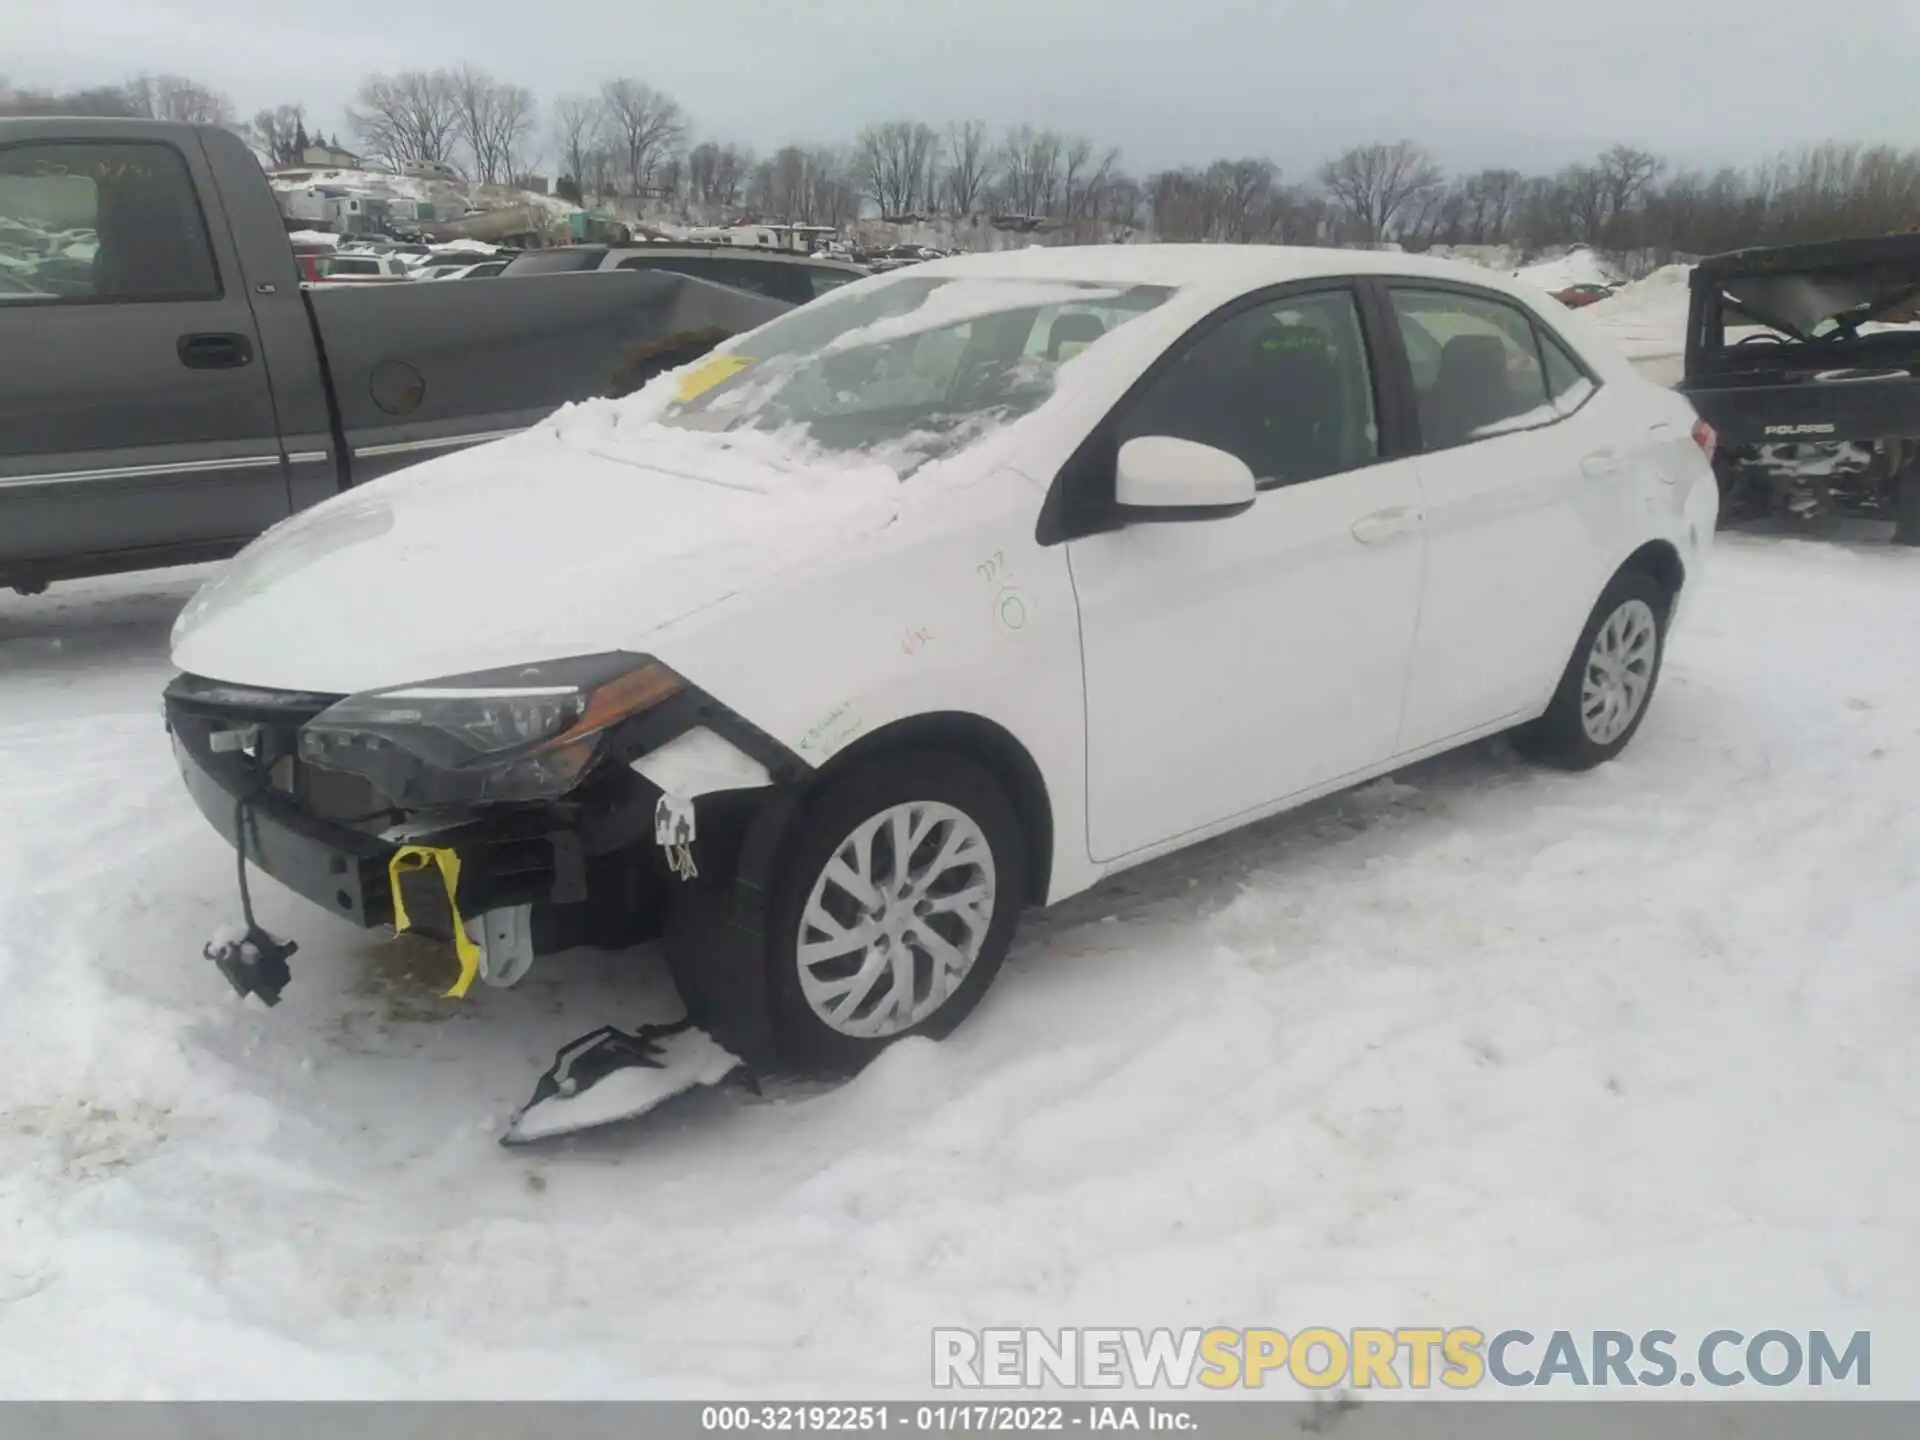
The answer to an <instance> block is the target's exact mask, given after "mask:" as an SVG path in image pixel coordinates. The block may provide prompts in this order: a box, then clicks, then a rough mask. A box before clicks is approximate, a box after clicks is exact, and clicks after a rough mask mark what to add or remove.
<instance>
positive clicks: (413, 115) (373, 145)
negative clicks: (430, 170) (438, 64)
mask: <svg viewBox="0 0 1920 1440" xmlns="http://www.w3.org/2000/svg"><path fill="white" fill-rule="evenodd" d="M347 124H348V125H350V126H351V127H352V128H353V133H354V134H355V135H356V136H357V137H358V138H359V141H360V143H361V145H362V146H364V147H365V148H366V149H368V150H370V151H371V152H373V153H374V154H376V155H379V156H382V157H384V158H385V159H386V160H387V161H388V162H389V163H390V164H392V165H393V166H394V167H395V168H396V169H398V168H400V167H401V166H404V165H407V164H410V163H412V162H414V161H422V160H435V161H446V160H450V159H452V158H453V146H454V142H455V140H456V138H457V137H458V135H459V133H460V106H459V101H458V99H457V97H456V95H455V87H454V83H453V77H452V76H450V75H449V74H448V73H447V72H446V71H444V70H434V71H425V70H408V71H404V72H402V73H401V74H398V75H371V76H368V77H367V79H366V80H364V81H362V82H361V85H360V89H359V91H358V93H357V94H356V96H355V102H354V104H353V105H351V106H349V107H348V109H347Z"/></svg>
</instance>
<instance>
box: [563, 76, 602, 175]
mask: <svg viewBox="0 0 1920 1440" xmlns="http://www.w3.org/2000/svg"><path fill="white" fill-rule="evenodd" d="M606 118H607V112H606V109H605V107H604V106H602V105H601V103H600V101H599V98H598V97H596V96H593V95H562V96H561V97H560V98H559V99H558V100H556V101H554V102H553V148H554V153H555V154H556V155H557V156H558V157H559V161H560V165H561V167H562V168H563V169H564V170H565V171H566V172H567V174H569V175H571V176H572V177H573V182H574V184H576V185H578V186H579V187H580V189H581V193H582V195H583V196H584V195H585V194H586V193H587V190H588V182H589V179H590V176H589V174H588V170H589V166H590V164H591V161H590V158H589V157H591V156H592V155H593V154H594V153H595V151H596V150H599V149H602V148H604V140H605V135H606ZM593 193H595V194H598V190H597V189H596V190H595V191H594V192H593Z"/></svg>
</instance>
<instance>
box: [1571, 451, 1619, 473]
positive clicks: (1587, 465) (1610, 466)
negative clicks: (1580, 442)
mask: <svg viewBox="0 0 1920 1440" xmlns="http://www.w3.org/2000/svg"><path fill="white" fill-rule="evenodd" d="M1619 468H1620V455H1619V452H1618V451H1614V450H1590V451H1588V452H1587V454H1586V455H1585V456H1583V457H1582V458H1581V461H1580V469H1581V472H1582V473H1583V474H1587V475H1611V474H1612V473H1613V472H1614V471H1615V470H1617V469H1619Z"/></svg>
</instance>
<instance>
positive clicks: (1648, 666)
mask: <svg viewBox="0 0 1920 1440" xmlns="http://www.w3.org/2000/svg"><path fill="white" fill-rule="evenodd" d="M1672 610H1673V594H1672V592H1671V591H1669V590H1668V589H1667V587H1666V586H1665V585H1664V584H1663V583H1662V582H1661V581H1660V580H1658V579H1656V578H1655V577H1654V576H1653V575H1651V574H1650V573H1648V572H1647V571H1645V570H1641V569H1637V568H1636V569H1630V570H1622V571H1621V572H1620V573H1619V574H1618V575H1616V576H1614V577H1613V580H1612V581H1611V582H1610V583H1609V584H1608V585H1607V588H1606V590H1605V591H1604V592H1602V594H1601V596H1600V599H1599V600H1598V601H1597V602H1595V604H1594V607H1593V613H1592V614H1591V615H1589V616H1588V617H1587V623H1586V624H1585V625H1584V626H1583V627H1582V628H1581V631H1580V640H1579V643H1578V644H1576V645H1575V646H1574V647H1573V655H1572V657H1571V658H1570V659H1569V660H1568V661H1567V668H1566V669H1565V671H1563V672H1562V673H1561V676H1560V684H1559V685H1558V687H1556V688H1555V690H1554V692H1553V699H1552V700H1551V701H1550V702H1549V703H1548V705H1547V708H1546V711H1545V713H1543V714H1542V715H1541V716H1540V718H1539V719H1537V720H1535V721H1533V722H1532V723H1531V724H1529V725H1526V726H1523V727H1522V728H1521V729H1520V730H1519V731H1518V732H1516V733H1515V736H1514V741H1515V744H1516V745H1518V746H1519V748H1520V749H1521V750H1522V752H1523V753H1525V754H1527V755H1529V756H1531V757H1532V758H1534V759H1537V760H1541V761H1544V762H1545V763H1547V764H1549V765H1553V766H1556V767H1558V768H1560V769H1563V770H1591V769H1592V768H1593V767H1594V766H1596V765H1600V764H1603V763H1605V762H1606V761H1608V760H1611V759H1612V758H1613V757H1614V756H1616V755H1618V754H1619V753H1620V752H1621V751H1622V750H1624V749H1626V748H1627V745H1628V743H1629V742H1630V741H1632V739H1633V737H1634V734H1635V732H1637V731H1638V730H1639V728H1640V722H1641V721H1643V720H1645V719H1646V718H1647V707H1648V706H1650V705H1651V704H1652V703H1653V692H1654V689H1655V687H1656V686H1657V685H1658V684H1659V682H1660V666H1661V662H1662V661H1664V660H1665V658H1666V652H1667V620H1668V617H1669V616H1670V615H1671V614H1672Z"/></svg>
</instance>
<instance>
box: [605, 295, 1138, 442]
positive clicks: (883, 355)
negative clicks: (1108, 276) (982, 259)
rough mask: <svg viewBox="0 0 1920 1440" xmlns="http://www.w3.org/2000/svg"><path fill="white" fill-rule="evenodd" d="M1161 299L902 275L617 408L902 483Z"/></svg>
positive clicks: (777, 328) (1028, 407)
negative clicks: (777, 440)
mask: <svg viewBox="0 0 1920 1440" xmlns="http://www.w3.org/2000/svg"><path fill="white" fill-rule="evenodd" d="M1170 294H1172V291H1171V290H1170V289H1167V288H1165V287H1158V286H1133V287H1116V286H1112V285H1104V284H1093V283H1075V282H1072V281H1061V280H1042V281H1031V280H1020V279H991V280H980V279H965V278H960V279H953V278H947V277H944V276H940V275H930V276H929V275H903V276H900V277H898V278H895V279H892V280H891V281H890V282H889V283H886V284H881V285H875V286H872V287H867V286H859V287H853V288H852V289H851V290H850V291H849V292H848V293H847V294H845V295H843V296H833V297H829V298H828V299H826V300H823V301H818V302H816V303H814V304H812V305H807V306H802V307H800V308H799V309H797V310H795V311H793V312H791V313H789V314H787V315H783V316H782V317H780V318H779V319H778V320H775V321H773V322H771V323H770V324H768V325H765V326H762V327H761V328H760V329H758V330H755V331H753V332H751V333H750V334H748V335H745V336H741V337H740V338H739V339H738V340H736V341H733V342H731V343H729V344H727V345H725V346H723V347H722V349H721V350H720V351H717V352H715V353H714V354H712V355H709V356H707V357H705V358H704V359H702V360H698V361H695V362H693V363H692V364H691V365H688V366H685V367H683V368H681V369H680V370H678V371H676V372H674V373H672V374H670V375H666V376H661V377H658V378H656V379H655V380H654V381H653V382H651V383H650V384H649V385H648V386H647V387H646V388H645V389H644V390H643V391H642V392H641V393H640V395H639V396H637V397H630V398H629V399H628V400H627V401H623V402H622V404H623V406H624V409H625V414H626V415H627V416H628V417H629V418H630V419H631V420H634V421H657V422H659V423H660V424H662V425H664V426H667V427H670V428H672V429H676V430H681V431H687V432H698V433H702V434H705V435H710V436H719V435H725V436H728V437H735V438H737V437H739V436H741V435H743V434H744V433H745V432H748V431H760V432H766V433H774V434H778V433H784V432H791V433H792V434H794V435H797V436H799V437H801V438H802V439H803V440H804V442H805V447H806V448H807V449H808V450H809V452H810V454H811V455H812V456H814V457H815V458H817V457H819V456H821V455H828V454H831V455H841V456H854V455H861V456H867V457H870V458H875V459H879V460H881V461H883V462H884V463H885V464H886V465H888V466H889V467H890V468H891V469H892V470H893V471H894V472H895V473H896V474H897V475H898V476H899V477H900V478H902V479H905V478H907V477H908V476H911V475H913V474H915V473H916V472H917V471H919V470H920V469H921V468H922V467H924V466H925V465H926V464H928V463H929V462H930V461H933V460H937V459H945V458H950V457H954V456H957V455H958V454H960V453H961V452H962V451H965V450H968V449H970V448H972V447H974V446H976V445H978V444H979V443H980V441H981V440H982V439H984V438H985V437H986V436H988V435H991V434H993V433H994V432H995V431H996V430H997V429H999V428H1001V427H1003V426H1005V425H1007V424H1010V423H1012V422H1014V421H1017V420H1019V419H1020V418H1022V417H1024V416H1027V415H1030V414H1032V413H1034V412H1035V411H1037V410H1039V409H1040V408H1041V407H1042V406H1043V405H1045V404H1046V403H1047V401H1048V400H1049V399H1051V398H1052V397H1053V395H1054V394H1055V393H1056V391H1057V387H1058V383H1059V378H1060V375H1061V374H1062V372H1063V371H1064V370H1065V369H1066V368H1067V367H1068V366H1069V365H1072V364H1073V363H1075V362H1076V361H1077V360H1079V359H1080V358H1081V357H1082V356H1084V355H1085V354H1086V353H1087V352H1088V351H1090V350H1093V349H1095V348H1097V347H1098V346H1100V345H1101V344H1102V343H1103V341H1104V340H1105V338H1106V337H1107V336H1108V335H1109V334H1110V333H1111V332H1112V331H1113V330H1114V329H1116V328H1118V327H1120V326H1123V325H1125V324H1127V323H1128V322H1129V321H1131V320H1133V319H1135V318H1137V317H1138V316H1140V315H1142V314H1144V313H1145V312H1147V311H1149V310H1151V309H1153V308H1154V307H1155V306H1157V305H1159V304H1161V303H1162V302H1164V301H1165V299H1166V298H1167V296H1169V295H1170Z"/></svg>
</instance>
